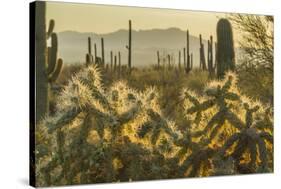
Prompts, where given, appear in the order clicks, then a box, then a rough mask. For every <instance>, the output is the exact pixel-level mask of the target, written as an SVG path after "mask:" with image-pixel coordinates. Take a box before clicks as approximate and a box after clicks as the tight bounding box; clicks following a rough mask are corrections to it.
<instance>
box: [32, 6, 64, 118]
mask: <svg viewBox="0 0 281 189" xmlns="http://www.w3.org/2000/svg"><path fill="white" fill-rule="evenodd" d="M36 10H37V11H36V15H35V16H36V23H35V26H36V27H35V39H36V45H35V48H36V55H37V56H36V57H35V61H36V66H35V68H36V70H35V71H36V122H38V121H40V119H41V118H42V117H44V116H45V115H46V114H48V112H49V98H48V97H49V93H50V84H52V82H54V81H55V80H56V79H57V78H58V76H59V74H60V71H61V69H62V66H63V61H62V59H58V60H57V49H58V40H57V34H56V33H54V32H53V29H54V26H55V21H54V20H50V23H49V28H48V31H47V30H46V3H45V2H37V3H36ZM48 38H50V39H51V47H47V40H48Z"/></svg>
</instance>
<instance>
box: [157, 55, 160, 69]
mask: <svg viewBox="0 0 281 189" xmlns="http://www.w3.org/2000/svg"><path fill="white" fill-rule="evenodd" d="M157 68H158V69H159V68H160V55H159V51H157Z"/></svg>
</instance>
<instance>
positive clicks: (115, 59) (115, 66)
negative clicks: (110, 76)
mask: <svg viewBox="0 0 281 189" xmlns="http://www.w3.org/2000/svg"><path fill="white" fill-rule="evenodd" d="M116 69H117V56H116V55H114V72H116Z"/></svg>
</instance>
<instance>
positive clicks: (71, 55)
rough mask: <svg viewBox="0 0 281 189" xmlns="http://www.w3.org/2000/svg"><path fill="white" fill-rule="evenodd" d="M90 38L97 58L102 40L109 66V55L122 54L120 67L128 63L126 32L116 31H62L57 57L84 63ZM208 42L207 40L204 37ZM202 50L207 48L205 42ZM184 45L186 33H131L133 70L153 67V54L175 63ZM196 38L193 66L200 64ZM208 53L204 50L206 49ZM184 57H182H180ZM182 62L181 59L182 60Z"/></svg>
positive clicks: (192, 49)
mask: <svg viewBox="0 0 281 189" xmlns="http://www.w3.org/2000/svg"><path fill="white" fill-rule="evenodd" d="M89 36H91V37H92V41H93V44H94V43H96V44H97V51H98V52H97V53H98V55H99V56H100V53H101V50H100V38H101V37H103V38H104V43H105V59H106V62H110V51H111V50H112V51H113V52H114V53H116V54H117V53H118V51H120V52H121V61H122V64H126V63H127V49H126V45H127V43H128V31H127V30H118V31H116V32H112V33H107V34H102V35H100V34H95V33H79V32H75V31H65V32H60V33H58V40H59V55H60V56H61V57H63V59H64V60H65V62H68V63H72V62H84V61H85V54H86V52H87V37H89ZM203 37H205V38H208V37H209V36H203ZM204 43H205V48H207V44H206V41H204ZM185 45H186V32H185V31H182V30H180V29H178V28H169V29H152V30H139V31H135V30H133V31H132V49H133V51H132V52H133V54H132V62H133V64H134V66H143V65H147V64H152V63H156V51H157V50H159V51H160V54H162V53H164V52H166V53H170V54H173V55H174V57H175V62H176V63H177V62H178V51H179V50H181V51H183V48H184V47H185ZM198 49H199V38H198V37H194V36H191V35H190V52H191V53H193V54H194V55H193V56H194V64H195V65H198V64H199V63H198V60H199V50H198ZM205 50H206V51H205V52H207V49H205ZM182 54H183V53H182ZM182 62H183V57H182Z"/></svg>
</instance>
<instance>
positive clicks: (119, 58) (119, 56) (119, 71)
mask: <svg viewBox="0 0 281 189" xmlns="http://www.w3.org/2000/svg"><path fill="white" fill-rule="evenodd" d="M118 76H119V77H120V76H121V53H120V51H119V52H118Z"/></svg>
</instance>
